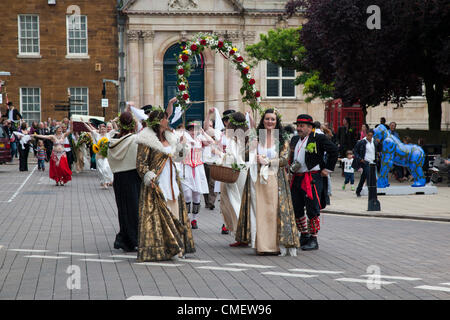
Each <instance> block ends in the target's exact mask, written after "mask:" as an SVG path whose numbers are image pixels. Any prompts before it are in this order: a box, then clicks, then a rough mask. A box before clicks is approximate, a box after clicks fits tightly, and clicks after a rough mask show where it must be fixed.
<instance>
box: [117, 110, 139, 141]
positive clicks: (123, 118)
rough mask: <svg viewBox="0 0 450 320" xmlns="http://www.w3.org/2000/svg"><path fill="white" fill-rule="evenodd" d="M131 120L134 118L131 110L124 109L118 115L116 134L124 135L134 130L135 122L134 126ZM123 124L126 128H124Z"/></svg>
mask: <svg viewBox="0 0 450 320" xmlns="http://www.w3.org/2000/svg"><path fill="white" fill-rule="evenodd" d="M133 121H134V119H133V115H132V114H131V112H129V111H125V112H123V113H122V114H120V117H119V123H120V124H119V127H120V132H119V134H118V137H119V138H121V137H123V136H126V135H127V134H129V133H133V132H135V130H136V123H135V124H134V126H132V124H133ZM124 126H125V127H127V128H126V129H125V128H124Z"/></svg>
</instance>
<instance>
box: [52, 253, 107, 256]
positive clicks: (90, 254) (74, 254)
mask: <svg viewBox="0 0 450 320" xmlns="http://www.w3.org/2000/svg"><path fill="white" fill-rule="evenodd" d="M58 254H62V255H67V256H98V254H97V253H82V252H58Z"/></svg>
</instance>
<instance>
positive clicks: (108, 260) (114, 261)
mask: <svg viewBox="0 0 450 320" xmlns="http://www.w3.org/2000/svg"><path fill="white" fill-rule="evenodd" d="M80 261H87V262H106V263H116V262H122V260H110V259H80Z"/></svg>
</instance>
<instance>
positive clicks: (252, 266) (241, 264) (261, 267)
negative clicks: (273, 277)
mask: <svg viewBox="0 0 450 320" xmlns="http://www.w3.org/2000/svg"><path fill="white" fill-rule="evenodd" d="M226 266H235V267H244V268H256V269H258V268H259V269H270V268H276V267H275V266H265V265H260V264H247V263H227V264H226Z"/></svg>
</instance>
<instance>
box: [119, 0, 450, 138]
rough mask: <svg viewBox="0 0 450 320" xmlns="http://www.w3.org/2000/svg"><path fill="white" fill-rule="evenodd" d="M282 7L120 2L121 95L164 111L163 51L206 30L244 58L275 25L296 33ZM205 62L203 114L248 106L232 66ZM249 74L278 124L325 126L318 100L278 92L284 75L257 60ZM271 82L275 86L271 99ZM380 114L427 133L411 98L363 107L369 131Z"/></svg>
mask: <svg viewBox="0 0 450 320" xmlns="http://www.w3.org/2000/svg"><path fill="white" fill-rule="evenodd" d="M285 3H286V1H285V0H281V1H276V0H257V1H256V0H240V1H238V0H214V1H210V0H161V1H152V0H129V1H127V2H126V3H125V4H124V6H123V8H122V12H123V14H124V15H126V19H127V23H126V28H125V29H126V39H127V40H126V41H125V52H126V55H127V58H126V59H125V61H126V62H125V63H126V66H125V69H126V73H125V75H126V79H127V81H126V96H127V97H128V99H129V100H133V101H134V102H135V103H136V105H140V106H142V105H146V104H152V105H160V106H162V105H165V103H167V100H168V98H169V96H170V94H168V92H167V91H171V87H173V86H171V84H170V83H168V80H167V79H168V78H169V76H170V72H169V71H168V70H167V69H168V65H167V64H166V63H165V61H166V60H167V58H168V57H167V55H166V57H165V54H166V53H167V52H168V50H170V49H171V48H173V46H175V45H177V44H178V43H180V42H183V41H186V40H187V39H190V38H191V37H192V36H193V35H194V34H196V33H198V32H210V33H214V34H216V35H219V36H221V37H223V38H225V39H228V40H231V41H232V42H233V44H235V46H237V47H238V48H239V49H240V50H241V52H243V54H244V56H245V51H244V50H243V49H244V48H245V46H247V45H249V44H253V43H256V42H258V41H259V39H260V37H259V35H260V34H261V33H267V31H268V30H270V29H273V28H276V27H296V26H299V25H300V24H301V23H302V22H303V18H302V17H301V16H295V17H292V18H291V19H289V20H288V21H285V20H283V19H282V17H283V11H284V5H285ZM204 56H205V61H204V70H203V72H202V77H203V79H201V81H203V83H204V85H203V86H198V89H196V90H202V94H201V95H200V96H201V98H202V101H206V102H205V103H204V104H203V105H202V106H201V108H202V110H203V113H204V114H206V112H207V109H208V108H210V107H217V108H218V109H219V110H225V109H236V110H240V111H247V110H249V106H247V105H244V104H243V103H242V102H241V101H240V92H239V89H240V86H241V80H240V78H239V75H238V73H237V71H236V70H235V69H234V68H233V65H232V64H231V63H229V62H228V61H227V60H225V59H224V58H223V57H222V56H220V55H218V54H215V53H214V52H213V51H211V50H206V52H205V54H204ZM169 58H170V57H169ZM165 59H166V60H165ZM172 67H173V66H172ZM251 72H252V75H253V76H254V78H255V79H256V84H257V86H258V88H259V89H260V90H261V97H262V103H261V104H262V106H263V107H267V106H274V107H277V108H278V109H280V110H281V112H282V113H283V122H285V123H291V122H293V121H294V120H295V118H296V116H297V115H298V114H300V113H309V114H310V115H312V116H313V118H314V119H317V120H319V121H322V122H323V121H324V119H325V115H324V109H325V104H324V102H323V101H320V100H318V99H317V100H314V101H312V102H311V103H306V102H305V101H304V96H303V94H302V90H303V88H302V86H297V87H295V88H287V89H286V92H287V94H284V89H285V88H284V84H285V83H287V84H288V85H287V87H289V81H291V82H292V77H283V73H284V70H278V74H276V71H274V66H273V65H270V63H269V64H268V63H267V62H260V63H259V64H258V66H256V67H255V68H253V69H252V70H251ZM173 73H175V70H173ZM287 73H288V72H287ZM169 82H170V81H169ZM277 83H278V84H279V85H280V87H279V90H278V95H277V94H276V91H277V90H276V84H277ZM274 84H275V85H274ZM172 91H173V90H172ZM191 95H192V94H191ZM383 116H384V117H386V118H387V121H388V122H389V121H396V122H397V124H398V128H410V129H427V127H428V122H427V121H428V113H427V105H426V100H425V99H424V97H415V98H413V99H412V100H411V101H410V102H409V103H407V104H405V105H404V106H403V107H402V108H398V109H397V108H395V106H394V105H388V106H386V107H385V106H378V107H376V108H370V109H369V110H368V114H367V117H366V120H367V122H368V123H369V124H370V125H372V126H373V125H375V124H377V123H379V120H380V117H383ZM449 126H450V108H449V104H448V103H444V104H443V114H442V129H443V130H448V129H449Z"/></svg>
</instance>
